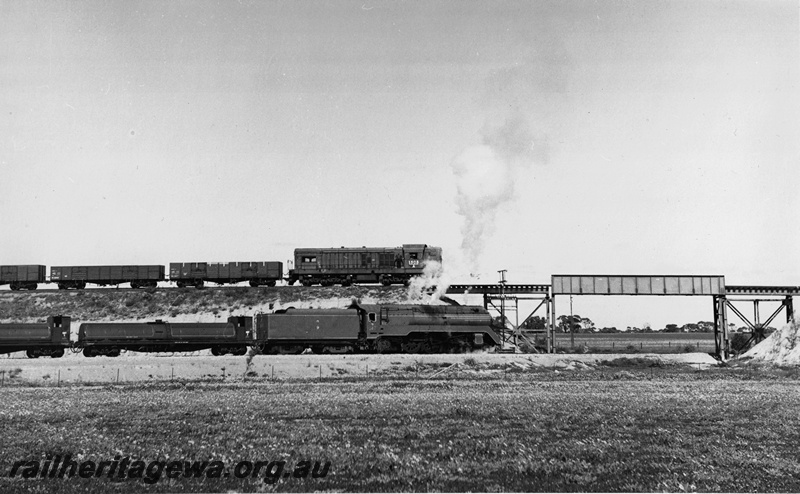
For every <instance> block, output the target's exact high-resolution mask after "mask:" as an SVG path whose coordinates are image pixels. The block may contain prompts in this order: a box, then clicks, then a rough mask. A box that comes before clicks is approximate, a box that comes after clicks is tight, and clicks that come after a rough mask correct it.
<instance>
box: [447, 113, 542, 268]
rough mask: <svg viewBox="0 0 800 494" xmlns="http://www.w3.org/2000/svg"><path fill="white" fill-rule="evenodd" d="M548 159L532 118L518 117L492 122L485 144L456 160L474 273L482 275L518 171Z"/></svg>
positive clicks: (460, 211)
mask: <svg viewBox="0 0 800 494" xmlns="http://www.w3.org/2000/svg"><path fill="white" fill-rule="evenodd" d="M546 159H547V141H546V139H545V138H541V139H538V140H537V139H535V138H534V134H533V132H532V131H531V129H530V126H529V124H528V122H527V120H526V119H525V118H524V117H523V116H522V115H521V114H519V113H515V114H512V115H509V116H508V117H507V118H506V119H505V120H504V121H502V122H500V123H498V124H492V123H487V125H486V126H485V127H484V130H483V132H482V143H481V144H480V145H476V146H471V147H468V148H467V149H465V150H464V151H463V152H462V153H461V154H459V155H458V156H457V157H456V158H455V159H454V160H453V162H452V164H451V166H452V168H453V173H454V174H455V176H456V188H457V196H456V205H457V207H458V209H457V212H458V214H459V215H461V216H463V217H464V226H463V227H462V229H461V233H462V243H461V249H462V250H463V251H464V253H465V256H466V258H467V261H468V263H469V267H470V270H471V271H472V272H473V273H477V272H480V256H481V253H482V252H483V247H484V241H485V239H486V238H487V237H488V236H490V235H491V234H492V233H493V231H494V230H493V224H494V222H495V219H496V217H497V213H498V210H499V208H500V206H501V205H503V204H504V203H506V202H509V201H511V200H512V199H513V197H514V192H515V187H514V183H515V180H516V178H517V175H518V172H519V170H521V169H524V168H525V167H527V166H529V165H530V164H532V163H533V162H535V161H546Z"/></svg>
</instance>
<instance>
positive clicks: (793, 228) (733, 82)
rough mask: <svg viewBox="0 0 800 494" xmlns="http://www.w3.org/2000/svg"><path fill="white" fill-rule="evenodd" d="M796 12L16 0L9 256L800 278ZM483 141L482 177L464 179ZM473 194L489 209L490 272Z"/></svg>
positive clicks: (647, 311) (6, 46) (4, 164)
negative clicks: (377, 255) (352, 255)
mask: <svg viewBox="0 0 800 494" xmlns="http://www.w3.org/2000/svg"><path fill="white" fill-rule="evenodd" d="M799 19H800V17H799V16H798V4H797V2H796V1H772V0H770V1H755V0H752V1H724V2H723V1H696V0H691V1H614V2H611V1H601V2H590V1H575V2H569V1H567V2H563V1H553V2H536V1H521V2H510V1H497V2H487V1H472V2H469V1H452V2H446V1H431V2H416V1H415V2H402V1H393V2H379V1H372V0H359V1H357V2H347V1H330V2H269V1H254V2H249V1H239V2H211V1H201V0H197V1H195V0H192V1H187V2H177V1H148V2H137V1H127V0H126V1H122V0H118V1H88V2H87V1H24V0H0V88H1V89H0V172H1V175H0V176H1V177H2V180H1V181H0V219H2V238H1V239H0V263H2V264H27V263H30V264H46V265H48V266H51V265H69V264H123V263H130V264H165V265H166V264H168V263H169V262H177V261H184V262H188V261H197V260H204V261H212V262H213V261H241V260H282V261H286V260H287V259H289V258H290V257H291V255H292V250H293V249H294V248H295V247H313V246H338V245H346V246H360V245H370V246H395V245H400V244H402V243H428V244H432V245H438V246H442V247H443V248H444V255H445V267H446V269H448V273H449V276H450V277H451V278H452V279H453V280H454V281H463V282H470V281H475V279H474V278H470V277H469V273H478V274H480V278H479V279H478V280H477V281H479V282H495V281H497V274H496V270H498V269H507V270H508V275H507V276H508V279H509V281H511V282H518V283H549V281H550V275H551V274H579V273H586V274H722V275H725V276H726V282H727V283H728V284H773V285H800V266H798V262H797V258H798V255H797V246H798V244H800V233H798V228H797V224H798V222H797V219H798V218H797V214H798V209H799V208H798V206H800V204H799V201H798V199H797V187H798V184H800V180H798V179H800V167H799V166H798V165H800V145H799V144H798V143H800V119H799V117H798V115H800V96H799V95H800V92H799V91H798V82H799V81H800V69H799V67H798V66H799V64H800V56H798V55H800V37H799V35H798V33H800V20H799ZM509 122H511V124H509ZM528 142H529V143H530V145H528V144H527V143H528ZM520 143H521V144H520ZM482 146H484V148H482ZM487 146H488V147H487ZM489 148H491V149H493V153H494V154H492V153H490V154H489V155H490V156H494V158H495V159H494V161H492V160H491V159H489V158H487V160H488V161H487V160H484V161H483V162H481V163H479V166H484V167H489V168H484V169H482V170H481V173H479V174H478V175H473V176H472V179H476V180H473V182H472V183H470V182H469V180H470V177H466V178H465V177H464V176H461V175H457V174H456V173H454V172H455V171H456V170H462V171H463V170H464V169H467V170H473V171H474V170H476V168H475V167H473V166H472V165H469V166H467V167H466V168H464V167H461V168H459V166H460V165H457V164H458V163H461V161H463V160H468V159H470V157H472V156H476V155H480V153H478V152H476V151H480V150H481V149H484V150H486V149H489ZM504 150H505V151H508V152H507V153H506V152H505V151H504ZM483 156H484V157H486V156H487V155H486V153H484V154H483ZM460 160H461V161H460ZM462 164H463V163H462ZM494 165H497V166H500V167H501V169H498V170H497V173H493V172H492V168H491V166H494ZM476 166H477V165H476ZM487 170H488V173H487ZM486 177H494V178H492V179H489V180H487V179H486ZM497 177H501V178H497ZM501 179H504V180H507V182H502V183H495V182H497V181H499V180H501ZM476 183H477V184H478V185H485V188H487V189H492V190H493V191H495V192H497V194H496V195H495V196H491V197H490V196H489V195H487V196H486V197H483V196H481V193H482V192H481V191H482V187H480V186H478V187H476V186H475V185H476ZM459 194H462V195H463V194H473V195H475V194H477V195H478V197H476V199H477V202H474V203H473V204H477V205H479V206H480V207H478V209H482V210H486V209H490V210H491V211H494V212H495V213H494V214H495V215H494V216H493V217H492V215H491V214H489V215H488V217H485V218H483V220H484V221H485V222H488V223H491V224H493V227H490V228H489V229H488V230H487V229H484V230H480V231H482V233H481V237H482V238H483V245H482V248H481V249H480V251H479V253H478V256H477V263H475V262H472V263H470V262H469V260H468V259H469V256H468V253H466V252H464V251H463V250H462V241H463V238H464V237H463V235H462V227H463V226H464V224H465V218H464V216H463V215H462V214H459V211H462V212H464V211H465V210H464V208H463V207H462V206H461V204H462V203H461V202H459V197H460V196H459ZM471 245H472V246H473V247H477V246H478V244H475V243H472V244H471ZM623 300H628V301H627V302H624V303H622V301H621V300H614V299H601V300H600V301H599V302H597V301H594V300H589V299H581V298H577V297H576V298H575V299H574V301H573V304H574V309H575V312H577V313H580V314H581V315H584V316H589V317H591V318H592V319H593V320H595V321H596V322H598V323H599V324H601V325H617V326H623V327H624V326H626V325H641V324H642V323H644V322H650V323H651V324H653V325H654V327H655V326H659V325H663V324H666V323H668V322H675V323H684V322H692V321H697V320H698V319H705V320H708V319H711V317H712V313H711V301H710V300H705V299H702V301H697V300H687V299H680V303H678V304H677V305H676V303H675V302H674V300H670V301H669V302H665V301H664V299H658V300H657V301H656V302H655V303H654V302H653V300H652V299H648V301H647V302H644V301H640V300H637V301H635V302H631V301H630V300H631V299H623ZM620 304H622V305H621V306H620ZM565 307H568V305H567V306H565V305H564V302H563V301H560V302H559V307H558V308H559V312H560V313H562V312H563V310H562V309H564V310H568V309H567V308H565ZM620 307H621V308H620ZM762 312H763V309H762Z"/></svg>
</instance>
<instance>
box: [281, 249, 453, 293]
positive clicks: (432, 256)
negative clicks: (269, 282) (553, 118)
mask: <svg viewBox="0 0 800 494" xmlns="http://www.w3.org/2000/svg"><path fill="white" fill-rule="evenodd" d="M429 261H435V262H438V263H441V262H442V249H441V248H440V247H431V246H428V245H426V244H405V245H403V246H402V247H385V248H384V247H341V248H328V249H318V248H302V249H295V251H294V269H292V270H290V271H289V277H288V281H289V284H290V285H291V284H294V283H295V282H296V281H299V282H300V283H302V284H303V285H305V286H311V285H316V284H320V285H323V286H330V285H334V284H341V285H343V286H348V285H351V284H353V283H381V284H383V285H385V286H388V285H392V284H396V283H407V282H408V281H409V280H410V279H411V278H412V277H414V276H419V275H421V274H422V273H423V270H424V268H425V264H426V263H427V262H429Z"/></svg>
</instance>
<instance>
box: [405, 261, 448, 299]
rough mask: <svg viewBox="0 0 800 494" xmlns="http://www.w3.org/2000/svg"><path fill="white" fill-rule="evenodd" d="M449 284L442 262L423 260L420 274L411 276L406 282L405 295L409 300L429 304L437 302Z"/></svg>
mask: <svg viewBox="0 0 800 494" xmlns="http://www.w3.org/2000/svg"><path fill="white" fill-rule="evenodd" d="M448 286H450V283H449V281H447V277H446V276H445V273H444V270H443V269H442V264H441V263H439V262H437V261H432V260H427V261H425V264H424V267H423V269H422V274H421V275H419V276H415V277H413V278H411V281H409V283H408V290H407V292H406V293H407V296H408V300H409V302H413V303H422V304H431V303H435V302H438V301H439V300H440V299H441V297H442V295H444V294H445V293H447V287H448Z"/></svg>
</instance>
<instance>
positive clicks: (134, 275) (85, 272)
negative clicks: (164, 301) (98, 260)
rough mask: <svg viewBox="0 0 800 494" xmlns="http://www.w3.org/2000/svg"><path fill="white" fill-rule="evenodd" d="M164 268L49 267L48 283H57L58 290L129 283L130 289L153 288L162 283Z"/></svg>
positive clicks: (141, 266) (142, 266)
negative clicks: (90, 285)
mask: <svg viewBox="0 0 800 494" xmlns="http://www.w3.org/2000/svg"><path fill="white" fill-rule="evenodd" d="M165 279H166V278H165V276H164V266H156V265H139V266H51V267H50V281H51V282H54V283H58V288H60V289H62V290H65V289H68V288H78V289H82V288H86V284H87V283H92V284H95V285H101V286H106V285H119V284H121V283H130V284H131V288H142V287H145V288H147V287H149V288H155V287H156V286H157V284H158V282H159V281H164V280H165Z"/></svg>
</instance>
